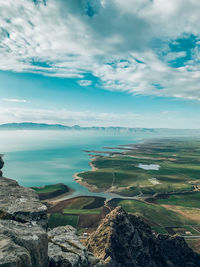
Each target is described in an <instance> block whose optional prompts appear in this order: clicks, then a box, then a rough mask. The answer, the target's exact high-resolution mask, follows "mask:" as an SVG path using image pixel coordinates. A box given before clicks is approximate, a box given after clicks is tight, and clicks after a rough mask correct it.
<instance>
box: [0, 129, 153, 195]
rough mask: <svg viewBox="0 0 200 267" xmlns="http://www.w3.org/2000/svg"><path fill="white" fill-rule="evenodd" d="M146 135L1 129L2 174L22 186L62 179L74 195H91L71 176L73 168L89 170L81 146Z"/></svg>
mask: <svg viewBox="0 0 200 267" xmlns="http://www.w3.org/2000/svg"><path fill="white" fill-rule="evenodd" d="M148 137H152V136H150V135H144V136H141V134H140V135H138V136H137V135H131V136H130V135H129V136H128V135H111V134H106V133H99V132H91V131H90V132H85V131H84V132H83V131H82V132H78V131H76V132H72V131H1V132H0V138H1V144H0V153H5V156H4V161H5V167H4V169H3V172H4V176H5V177H10V178H13V179H16V180H17V181H18V182H19V183H20V184H21V185H24V186H42V185H46V184H55V183H60V182H62V183H65V184H67V185H68V186H70V187H71V188H73V189H74V190H75V193H74V196H75V195H81V194H82V195H83V194H84V195H92V194H94V193H91V192H89V191H88V189H87V188H85V187H83V186H81V185H79V184H78V183H76V182H75V181H74V180H73V178H72V176H73V174H74V173H76V172H81V171H86V170H90V166H89V164H88V163H89V160H90V158H89V156H88V155H87V153H85V152H83V150H85V149H86V150H87V149H88V150H101V149H102V147H103V146H113V147H114V146H117V145H123V144H129V143H137V142H139V141H142V140H143V139H144V138H148ZM95 195H98V194H97V193H95ZM100 195H103V194H100Z"/></svg>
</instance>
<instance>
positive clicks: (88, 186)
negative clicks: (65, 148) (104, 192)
mask: <svg viewBox="0 0 200 267" xmlns="http://www.w3.org/2000/svg"><path fill="white" fill-rule="evenodd" d="M79 174H80V172H79V173H75V174H74V175H73V178H74V180H75V181H76V182H77V183H79V184H80V185H83V186H85V187H87V188H88V190H89V191H91V192H96V193H98V192H101V191H100V190H99V189H98V188H97V187H96V186H95V185H91V184H88V183H87V182H85V181H83V178H82V177H80V176H79Z"/></svg>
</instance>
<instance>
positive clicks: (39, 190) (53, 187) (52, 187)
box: [32, 184, 65, 194]
mask: <svg viewBox="0 0 200 267" xmlns="http://www.w3.org/2000/svg"><path fill="white" fill-rule="evenodd" d="M32 188H33V189H34V190H35V191H36V192H37V193H38V194H43V193H52V192H54V191H58V190H64V189H65V185H63V184H53V185H45V186H43V187H32Z"/></svg>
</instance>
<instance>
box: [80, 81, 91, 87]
mask: <svg viewBox="0 0 200 267" xmlns="http://www.w3.org/2000/svg"><path fill="white" fill-rule="evenodd" d="M78 83H79V84H80V86H90V85H91V84H92V81H90V80H79V81H78Z"/></svg>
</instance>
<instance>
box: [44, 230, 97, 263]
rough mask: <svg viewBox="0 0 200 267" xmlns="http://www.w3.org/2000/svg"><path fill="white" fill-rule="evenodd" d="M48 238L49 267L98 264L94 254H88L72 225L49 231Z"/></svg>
mask: <svg viewBox="0 0 200 267" xmlns="http://www.w3.org/2000/svg"><path fill="white" fill-rule="evenodd" d="M48 237H49V251H48V254H49V267H61V266H62V267H89V266H94V265H95V264H96V263H97V262H98V261H97V260H96V259H95V257H94V256H93V255H92V254H90V255H89V254H88V252H87V250H86V248H85V247H84V246H83V245H82V244H81V242H80V240H79V238H78V236H77V231H76V229H75V228H73V227H72V226H70V225H67V226H61V227H56V228H54V229H53V230H51V231H49V233H48ZM90 260H91V261H93V263H91V262H90Z"/></svg>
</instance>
